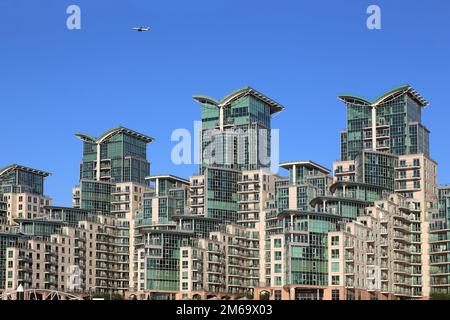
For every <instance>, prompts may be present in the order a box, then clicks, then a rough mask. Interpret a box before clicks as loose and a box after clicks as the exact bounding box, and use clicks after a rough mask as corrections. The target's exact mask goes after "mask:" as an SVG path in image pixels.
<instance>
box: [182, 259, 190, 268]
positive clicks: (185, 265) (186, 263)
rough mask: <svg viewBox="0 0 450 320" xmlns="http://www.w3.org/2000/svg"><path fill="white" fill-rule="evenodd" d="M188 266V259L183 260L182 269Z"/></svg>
mask: <svg viewBox="0 0 450 320" xmlns="http://www.w3.org/2000/svg"><path fill="white" fill-rule="evenodd" d="M188 266H189V262H188V261H183V269H186V268H187V267H188Z"/></svg>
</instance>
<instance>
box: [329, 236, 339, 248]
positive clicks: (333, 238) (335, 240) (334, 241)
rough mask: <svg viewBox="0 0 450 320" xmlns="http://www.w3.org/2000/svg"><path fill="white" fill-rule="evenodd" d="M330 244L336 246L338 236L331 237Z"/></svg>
mask: <svg viewBox="0 0 450 320" xmlns="http://www.w3.org/2000/svg"><path fill="white" fill-rule="evenodd" d="M331 245H332V246H338V245H339V236H333V237H331Z"/></svg>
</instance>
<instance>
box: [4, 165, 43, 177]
mask: <svg viewBox="0 0 450 320" xmlns="http://www.w3.org/2000/svg"><path fill="white" fill-rule="evenodd" d="M13 170H22V171H26V172H29V173H34V174H38V175H40V176H43V177H48V176H49V175H50V173H48V172H45V171H42V170H37V169H33V168H29V167H25V166H21V165H19V164H11V165H9V166H6V167H4V168H3V169H0V177H1V176H3V175H4V174H7V173H9V172H11V171H13Z"/></svg>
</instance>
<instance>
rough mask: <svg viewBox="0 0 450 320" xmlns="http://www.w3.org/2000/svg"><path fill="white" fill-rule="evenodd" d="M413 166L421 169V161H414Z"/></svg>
mask: <svg viewBox="0 0 450 320" xmlns="http://www.w3.org/2000/svg"><path fill="white" fill-rule="evenodd" d="M413 164H414V166H415V167H419V166H420V159H414V161H413Z"/></svg>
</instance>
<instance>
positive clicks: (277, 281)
mask: <svg viewBox="0 0 450 320" xmlns="http://www.w3.org/2000/svg"><path fill="white" fill-rule="evenodd" d="M275 285H276V286H281V277H275Z"/></svg>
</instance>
